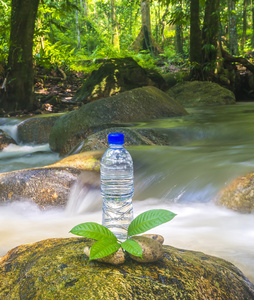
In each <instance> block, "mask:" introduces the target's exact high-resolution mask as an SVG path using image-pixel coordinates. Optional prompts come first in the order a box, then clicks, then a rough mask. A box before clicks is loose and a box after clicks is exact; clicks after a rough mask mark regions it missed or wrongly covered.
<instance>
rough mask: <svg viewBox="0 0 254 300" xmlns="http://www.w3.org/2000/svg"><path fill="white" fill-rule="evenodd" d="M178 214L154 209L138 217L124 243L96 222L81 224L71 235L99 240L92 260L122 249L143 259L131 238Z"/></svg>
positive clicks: (91, 251)
mask: <svg viewBox="0 0 254 300" xmlns="http://www.w3.org/2000/svg"><path fill="white" fill-rule="evenodd" d="M175 216H176V214H174V213H172V212H170V211H168V210H165V209H153V210H149V211H146V212H144V213H142V214H140V215H139V216H137V217H136V218H135V219H134V220H133V221H132V222H131V223H130V225H129V227H128V237H127V240H126V241H124V242H122V243H121V242H120V241H118V240H117V238H116V236H115V235H114V234H113V233H112V232H111V231H110V230H109V229H108V228H106V227H105V226H103V225H100V224H98V223H94V222H87V223H82V224H79V225H77V226H75V227H73V228H72V229H71V231H70V232H71V233H72V234H75V235H79V236H84V237H87V238H91V239H94V240H97V242H95V243H94V244H93V245H92V247H91V250H90V259H89V260H94V259H98V258H102V257H105V256H108V255H110V254H112V253H114V252H116V251H117V250H118V249H119V248H120V247H122V248H123V249H124V250H125V251H127V252H128V253H130V254H132V255H135V256H138V257H141V258H142V253H143V252H142V248H141V246H140V245H139V244H138V243H137V242H136V241H134V240H132V239H130V237H131V236H133V235H136V234H140V233H144V232H146V231H147V230H150V229H152V228H154V227H157V226H159V225H161V224H163V223H166V222H169V221H170V220H172V219H173V218H174V217H175Z"/></svg>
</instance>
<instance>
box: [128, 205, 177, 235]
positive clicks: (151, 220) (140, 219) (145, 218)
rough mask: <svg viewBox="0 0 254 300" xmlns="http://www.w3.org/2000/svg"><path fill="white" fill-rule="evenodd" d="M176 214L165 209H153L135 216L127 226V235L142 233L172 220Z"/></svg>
mask: <svg viewBox="0 0 254 300" xmlns="http://www.w3.org/2000/svg"><path fill="white" fill-rule="evenodd" d="M175 216H176V214H174V213H172V212H171V211H168V210H165V209H153V210H149V211H146V212H144V213H142V214H140V215H139V216H137V217H136V218H135V219H134V220H133V221H132V222H131V224H130V226H129V228H128V236H132V235H136V234H140V233H144V232H146V231H148V230H150V229H152V228H154V227H157V226H159V225H161V224H163V223H166V222H168V221H170V220H172V219H173V218H174V217H175Z"/></svg>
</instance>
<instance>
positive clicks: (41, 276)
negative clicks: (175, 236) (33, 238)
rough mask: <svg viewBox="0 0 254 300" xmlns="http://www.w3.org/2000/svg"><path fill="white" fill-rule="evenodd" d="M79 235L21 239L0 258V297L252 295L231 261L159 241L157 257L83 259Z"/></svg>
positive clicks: (191, 299) (193, 299) (192, 298)
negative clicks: (117, 261)
mask: <svg viewBox="0 0 254 300" xmlns="http://www.w3.org/2000/svg"><path fill="white" fill-rule="evenodd" d="M91 243H92V241H91V240H88V239H83V238H69V239H48V240H44V241H41V242H37V243H34V244H29V245H22V246H19V247H16V248H14V249H13V250H11V251H9V252H8V253H7V255H6V256H5V257H3V258H2V259H1V260H0V299H4V300H5V299H15V300H16V299H43V300H44V299H45V300H46V299H61V300H65V299H82V300H86V299H88V300H90V299H103V300H104V299H121V300H124V299H126V300H129V299H137V300H138V299H140V300H148V299H149V300H151V299H154V300H155V299H156V300H157V299H158V300H159V299H161V300H164V299H175V300H179V299H182V300H184V299H188V300H198V299H206V300H214V299H221V300H229V299H230V300H237V299H238V300H240V299H254V286H253V284H251V283H250V282H249V281H248V279H247V278H246V277H245V276H244V275H243V274H242V273H241V271H240V270H239V269H237V268H236V267H235V266H234V265H232V264H231V263H229V262H227V261H225V260H223V259H220V258H216V257H213V256H209V255H206V254H204V253H201V252H194V251H188V250H182V249H176V248H173V247H170V246H163V251H164V254H163V258H162V259H161V260H159V261H158V262H156V263H150V264H149V263H147V264H142V263H139V262H135V261H133V260H131V259H128V260H127V261H126V262H125V263H124V264H122V265H118V266H113V265H108V264H104V263H101V262H96V261H92V262H88V258H87V256H86V255H85V254H84V248H85V247H87V246H91Z"/></svg>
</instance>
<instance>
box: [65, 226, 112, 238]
mask: <svg viewBox="0 0 254 300" xmlns="http://www.w3.org/2000/svg"><path fill="white" fill-rule="evenodd" d="M70 232H71V233H73V234H76V235H80V236H84V237H87V238H90V239H95V240H101V239H105V238H108V239H111V240H114V241H117V238H116V236H115V235H114V233H113V232H111V231H110V230H109V229H108V228H106V227H105V226H103V225H100V224H98V223H94V222H87V223H82V224H79V225H77V226H75V227H73V228H72V230H71V231H70Z"/></svg>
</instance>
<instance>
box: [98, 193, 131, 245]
mask: <svg viewBox="0 0 254 300" xmlns="http://www.w3.org/2000/svg"><path fill="white" fill-rule="evenodd" d="M132 220H133V207H132V199H131V198H128V199H124V200H123V199H122V200H121V198H120V200H112V199H109V200H107V199H104V201H103V218H102V224H103V225H104V226H106V227H107V228H108V229H110V230H111V231H112V232H113V233H114V234H115V236H116V237H117V238H118V240H120V241H121V242H123V241H125V240H126V239H127V230H128V226H129V224H130V222H131V221H132Z"/></svg>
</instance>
